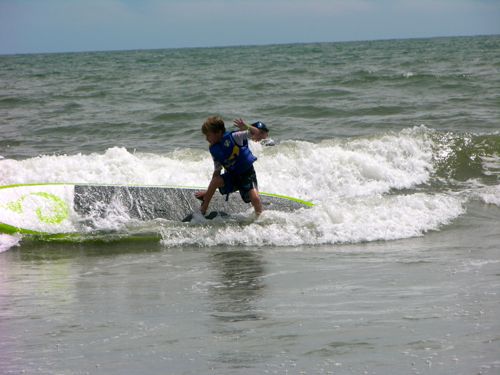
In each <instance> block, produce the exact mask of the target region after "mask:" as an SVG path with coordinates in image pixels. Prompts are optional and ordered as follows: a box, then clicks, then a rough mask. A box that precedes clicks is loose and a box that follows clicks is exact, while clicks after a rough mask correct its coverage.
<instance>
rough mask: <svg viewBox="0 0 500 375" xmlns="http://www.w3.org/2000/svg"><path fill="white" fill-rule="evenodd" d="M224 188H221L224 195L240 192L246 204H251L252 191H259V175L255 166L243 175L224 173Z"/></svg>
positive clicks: (220, 190)
mask: <svg viewBox="0 0 500 375" xmlns="http://www.w3.org/2000/svg"><path fill="white" fill-rule="evenodd" d="M221 177H222V179H223V180H224V186H222V187H220V188H219V192H220V193H221V194H222V195H227V194H230V193H233V192H235V191H238V190H239V191H240V195H241V199H243V201H244V202H245V203H250V190H252V189H257V175H256V174H255V169H254V168H253V166H251V167H250V169H249V170H247V171H246V172H244V173H243V174H235V173H229V172H226V173H223V174H222V175H221Z"/></svg>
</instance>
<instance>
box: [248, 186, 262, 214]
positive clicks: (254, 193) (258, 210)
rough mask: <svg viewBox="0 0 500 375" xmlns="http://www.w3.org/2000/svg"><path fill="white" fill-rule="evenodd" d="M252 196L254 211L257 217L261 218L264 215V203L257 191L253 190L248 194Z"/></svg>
mask: <svg viewBox="0 0 500 375" xmlns="http://www.w3.org/2000/svg"><path fill="white" fill-rule="evenodd" d="M248 195H249V196H250V202H252V206H253V209H254V210H255V215H257V216H259V215H260V214H261V213H262V202H261V201H260V195H259V192H258V191H257V189H251V190H250V191H249V192H248Z"/></svg>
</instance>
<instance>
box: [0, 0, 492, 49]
mask: <svg viewBox="0 0 500 375" xmlns="http://www.w3.org/2000/svg"><path fill="white" fill-rule="evenodd" d="M483 34H500V0H0V54H14V53H39V52H73V51H107V50H130V49H156V48H180V47H213V46H232V45H255V44H279V43H307V42H336V41H355V40H376V39H403V38H425V37H435V36H459V35H483Z"/></svg>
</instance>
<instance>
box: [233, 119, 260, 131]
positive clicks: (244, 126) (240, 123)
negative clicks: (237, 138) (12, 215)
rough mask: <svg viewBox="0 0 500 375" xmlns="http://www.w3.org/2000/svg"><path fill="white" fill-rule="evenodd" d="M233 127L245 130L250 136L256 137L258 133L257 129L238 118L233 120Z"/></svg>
mask: <svg viewBox="0 0 500 375" xmlns="http://www.w3.org/2000/svg"><path fill="white" fill-rule="evenodd" d="M234 126H236V127H237V128H238V129H240V130H247V131H248V132H249V133H250V134H251V135H256V134H258V133H259V129H257V128H256V127H254V126H251V125H248V124H246V123H245V121H243V120H242V119H240V118H238V119H236V120H234Z"/></svg>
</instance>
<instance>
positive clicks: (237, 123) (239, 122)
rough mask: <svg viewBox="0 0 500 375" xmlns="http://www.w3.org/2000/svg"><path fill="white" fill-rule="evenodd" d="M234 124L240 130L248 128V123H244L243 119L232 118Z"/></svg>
mask: <svg viewBox="0 0 500 375" xmlns="http://www.w3.org/2000/svg"><path fill="white" fill-rule="evenodd" d="M234 126H236V127H237V128H238V129H240V130H247V129H248V125H247V124H245V121H243V120H242V119H240V118H238V119H236V120H234Z"/></svg>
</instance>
